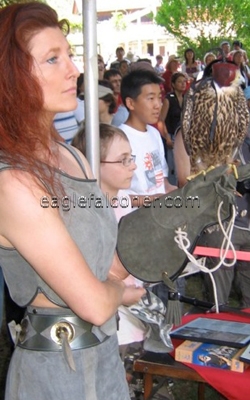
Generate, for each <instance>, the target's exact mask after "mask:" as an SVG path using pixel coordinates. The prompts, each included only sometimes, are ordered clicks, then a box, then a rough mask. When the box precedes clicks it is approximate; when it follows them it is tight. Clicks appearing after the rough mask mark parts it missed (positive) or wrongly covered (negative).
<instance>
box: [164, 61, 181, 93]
mask: <svg viewBox="0 0 250 400" xmlns="http://www.w3.org/2000/svg"><path fill="white" fill-rule="evenodd" d="M179 68H180V61H179V57H176V56H175V55H174V54H173V55H171V56H169V58H168V62H167V64H166V71H165V72H164V74H162V78H163V79H164V83H163V85H164V89H165V93H166V94H168V93H169V92H171V91H172V86H171V78H172V75H173V74H174V73H175V72H177V71H178V70H179Z"/></svg>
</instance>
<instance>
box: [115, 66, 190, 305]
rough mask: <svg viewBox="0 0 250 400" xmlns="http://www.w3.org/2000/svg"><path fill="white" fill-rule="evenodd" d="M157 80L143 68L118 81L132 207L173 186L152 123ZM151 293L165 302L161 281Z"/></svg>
mask: <svg viewBox="0 0 250 400" xmlns="http://www.w3.org/2000/svg"><path fill="white" fill-rule="evenodd" d="M161 83H162V78H160V77H159V76H158V75H157V74H156V73H155V72H154V71H150V70H144V69H135V70H132V71H131V72H130V73H128V74H127V75H126V76H124V77H123V79H122V83H121V97H122V101H123V104H124V105H125V107H126V108H127V110H128V112H129V116H128V119H127V121H126V122H125V123H124V124H121V125H120V126H119V128H120V129H122V130H123V131H124V132H125V133H126V135H127V137H128V139H129V142H130V145H131V147H132V153H133V154H134V155H135V156H136V165H137V169H136V171H135V172H134V175H133V178H132V182H131V186H130V189H129V191H128V192H129V194H130V196H131V200H132V205H133V207H134V209H135V208H136V207H138V206H139V207H141V206H143V205H144V204H145V201H146V202H148V201H150V202H151V203H152V202H153V201H154V200H155V199H157V198H158V197H159V195H164V194H165V193H168V192H171V191H172V190H174V189H176V186H173V185H171V184H170V183H169V181H168V179H167V176H168V166H167V163H166V159H165V156H164V148H163V143H162V140H161V136H160V132H159V131H158V130H157V129H156V128H155V127H154V126H152V125H155V124H157V122H158V120H159V115H160V111H161V107H162V93H161V88H160V84H161ZM152 251H153V249H152ZM176 284H177V288H178V291H179V292H180V293H181V294H182V295H184V294H185V279H184V278H180V279H177V282H176ZM153 292H154V293H155V294H156V295H157V296H158V297H159V298H160V299H161V300H162V301H163V302H164V304H165V305H166V304H167V301H168V290H167V287H166V286H165V285H164V284H161V283H160V284H158V285H156V286H155V287H154V288H153Z"/></svg>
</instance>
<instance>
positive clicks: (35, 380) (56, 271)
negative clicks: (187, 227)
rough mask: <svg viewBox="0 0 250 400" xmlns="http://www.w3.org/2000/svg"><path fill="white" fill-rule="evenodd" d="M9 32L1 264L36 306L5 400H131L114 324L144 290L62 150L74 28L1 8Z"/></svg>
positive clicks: (1, 143) (75, 158)
mask: <svg viewBox="0 0 250 400" xmlns="http://www.w3.org/2000/svg"><path fill="white" fill-rule="evenodd" d="M0 24H1V31H0V51H1V58H0V69H1V71H3V73H2V74H1V75H0V93H1V95H0V115H1V121H0V265H1V267H2V269H3V273H4V277H5V280H6V283H7V285H8V288H9V291H10V294H11V297H12V298H13V299H14V301H15V302H16V303H18V304H19V305H21V306H27V312H26V316H25V318H24V319H23V321H22V324H21V331H20V332H19V334H18V335H17V338H16V342H17V347H16V349H15V351H14V353H13V356H12V360H11V363H10V368H9V372H8V377H7V382H6V394H5V399H6V400H10V399H12V400H13V399H15V400H20V399H25V400H34V399H36V400H44V399H59V398H60V399H63V400H66V399H67V400H68V399H72V400H73V399H83V400H90V399H93V400H94V399H95V400H102V399H109V400H110V399H113V400H117V396H118V397H119V399H122V400H129V393H128V389H127V384H126V380H125V374H124V368H123V366H122V364H121V361H120V358H119V352H118V345H117V336H116V318H115V314H116V311H117V308H118V306H119V305H120V304H133V303H134V302H136V301H138V300H139V299H140V297H141V296H142V295H143V294H144V289H143V288H134V287H125V285H124V283H122V281H121V280H122V279H123V278H124V277H125V276H126V274H125V273H124V270H123V269H122V267H121V265H120V264H119V263H118V260H117V257H116V255H115V245H116V229H117V224H116V221H115V218H114V215H113V213H112V210H110V209H109V208H107V207H105V208H104V207H103V208H102V207H98V205H97V202H98V201H99V202H100V201H102V200H101V199H102V192H101V191H100V189H99V187H98V186H97V183H96V180H95V179H94V178H93V176H92V173H91V170H90V167H89V165H88V163H87V161H86V159H85V158H84V157H83V156H82V155H81V154H80V153H79V152H78V151H76V150H74V149H73V148H72V147H70V146H68V145H65V144H63V143H59V142H57V134H56V131H55V130H54V128H53V117H54V115H55V113H57V112H64V111H69V110H73V109H74V108H75V107H76V81H77V77H78V75H79V72H78V70H77V69H76V67H75V65H74V64H73V62H72V53H71V49H70V46H69V44H68V42H67V40H66V38H65V34H66V33H67V31H68V23H67V21H65V20H64V21H58V18H57V14H56V12H55V11H54V10H53V9H51V8H50V7H49V6H48V5H46V4H44V3H40V2H30V3H21V4H13V5H10V6H7V7H4V8H2V9H1V10H0ZM99 204H100V203H99Z"/></svg>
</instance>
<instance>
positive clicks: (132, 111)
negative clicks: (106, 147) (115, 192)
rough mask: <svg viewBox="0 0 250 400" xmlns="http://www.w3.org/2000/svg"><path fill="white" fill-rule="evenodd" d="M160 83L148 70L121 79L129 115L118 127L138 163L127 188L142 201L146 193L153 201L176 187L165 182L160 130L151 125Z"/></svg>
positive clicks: (159, 100)
mask: <svg viewBox="0 0 250 400" xmlns="http://www.w3.org/2000/svg"><path fill="white" fill-rule="evenodd" d="M161 82H162V79H161V78H160V77H159V76H158V75H157V74H156V73H155V72H153V71H149V70H133V71H131V72H130V73H128V74H127V75H126V76H125V77H123V79H122V84H121V96H122V101H123V103H124V105H125V106H126V108H127V109H128V111H129V116H128V119H127V121H126V122H125V123H124V124H121V125H120V126H119V128H121V129H122V130H123V131H124V132H125V133H126V135H127V137H128V139H129V142H130V144H131V147H132V152H133V154H135V156H136V164H137V169H136V171H135V173H134V176H133V178H132V183H131V187H130V190H129V193H130V195H131V198H132V200H134V195H137V196H139V197H140V199H141V201H142V202H143V200H144V198H145V196H149V197H150V198H152V200H153V199H154V198H155V197H158V196H159V195H160V194H164V193H167V192H170V191H171V190H174V189H175V188H176V187H175V186H172V185H170V183H169V182H168V179H167V176H168V166H167V163H166V160H165V156H164V148H163V144H162V140H161V136H160V132H159V131H158V130H157V129H156V128H155V127H154V126H152V125H155V124H157V122H158V120H159V115H160V111H161V107H162V97H161V96H162V94H161V88H160V83H161ZM142 204H143V203H141V204H140V205H142ZM133 205H135V204H133ZM136 205H138V198H137V200H136Z"/></svg>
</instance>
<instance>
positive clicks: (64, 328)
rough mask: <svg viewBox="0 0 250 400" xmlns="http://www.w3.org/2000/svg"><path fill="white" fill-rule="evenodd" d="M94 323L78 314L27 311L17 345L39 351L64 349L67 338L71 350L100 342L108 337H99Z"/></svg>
mask: <svg viewBox="0 0 250 400" xmlns="http://www.w3.org/2000/svg"><path fill="white" fill-rule="evenodd" d="M92 328H93V324H91V323H89V322H86V321H84V320H82V319H81V318H79V317H77V316H76V315H74V314H73V315H61V314H60V315H41V314H35V313H29V312H28V313H27V314H26V316H25V318H24V319H23V320H22V322H21V331H20V332H19V335H18V340H17V346H19V347H22V348H25V349H28V350H37V351H62V350H63V341H64V340H66V341H67V343H68V344H69V346H70V348H71V350H79V349H84V348H87V347H92V346H96V345H98V344H100V343H101V342H103V341H104V340H106V339H107V338H108V336H106V335H103V336H104V337H103V338H102V339H100V338H97V337H96V335H94V334H93V333H92V332H91V330H92Z"/></svg>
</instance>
